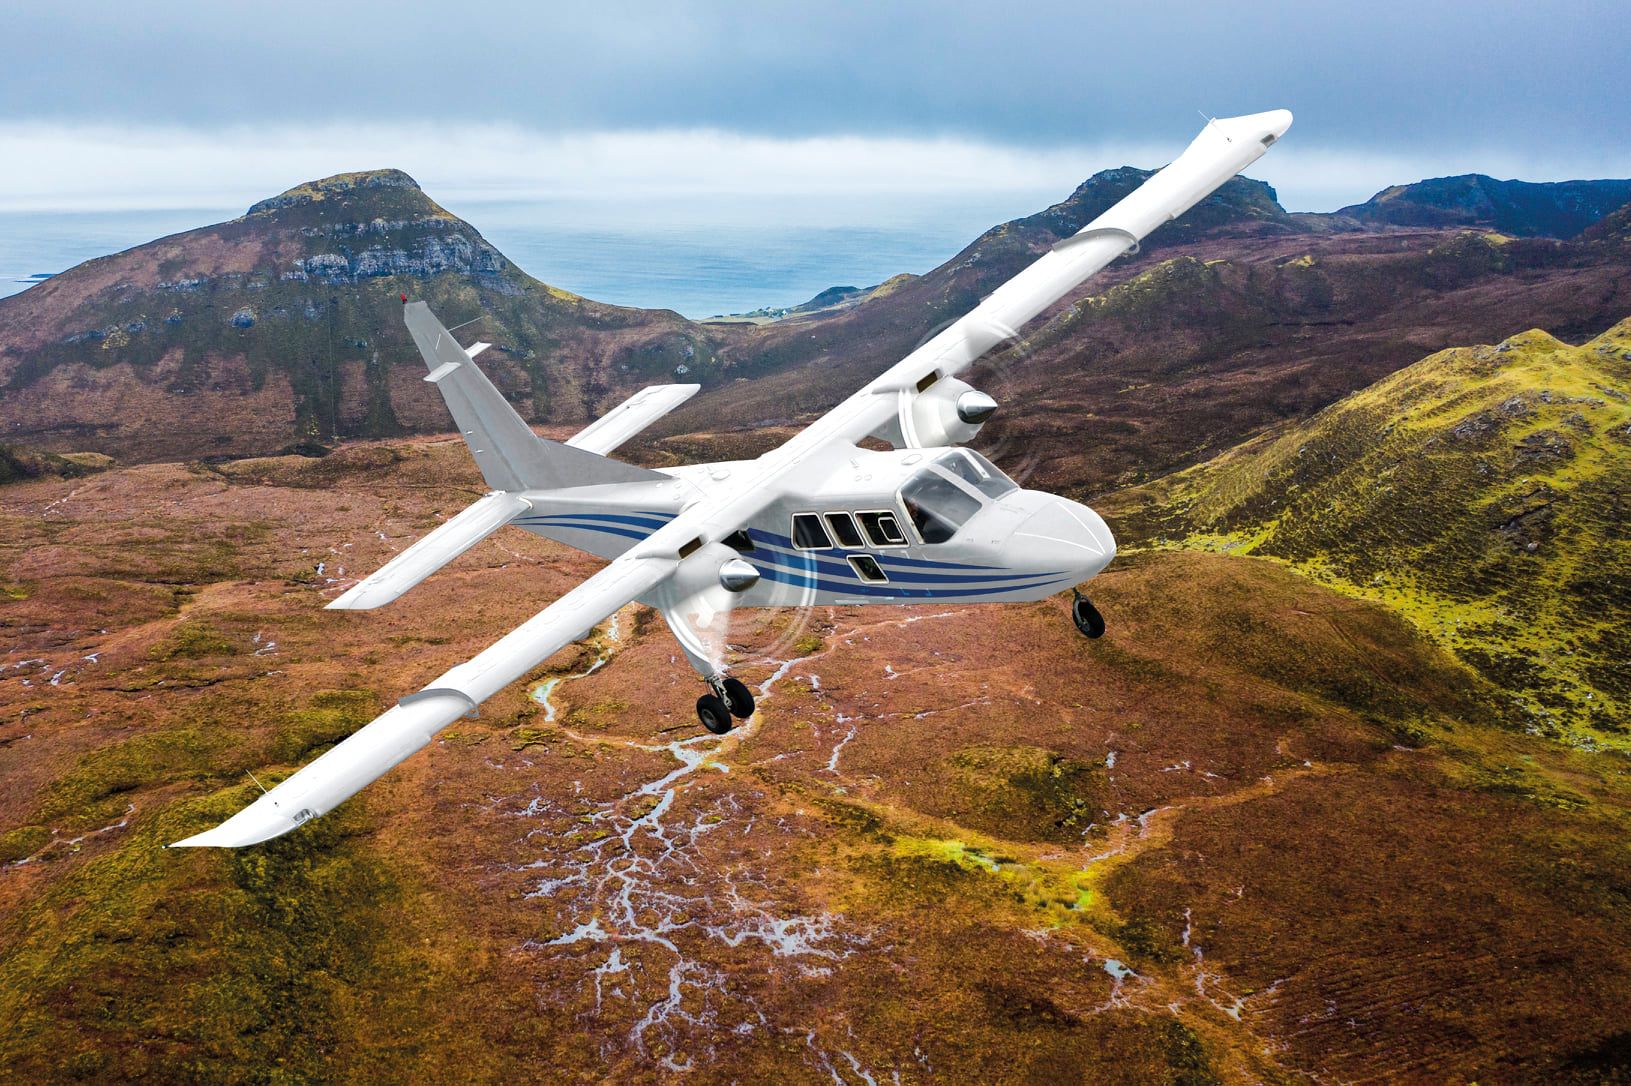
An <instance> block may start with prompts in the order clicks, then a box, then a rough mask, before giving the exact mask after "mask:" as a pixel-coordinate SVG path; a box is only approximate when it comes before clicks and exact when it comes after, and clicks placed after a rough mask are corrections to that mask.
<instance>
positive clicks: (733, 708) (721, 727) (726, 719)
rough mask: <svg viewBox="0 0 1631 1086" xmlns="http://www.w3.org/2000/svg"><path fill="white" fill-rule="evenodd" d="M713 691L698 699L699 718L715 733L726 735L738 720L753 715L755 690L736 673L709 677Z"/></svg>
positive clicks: (703, 724)
mask: <svg viewBox="0 0 1631 1086" xmlns="http://www.w3.org/2000/svg"><path fill="white" fill-rule="evenodd" d="M708 686H709V688H710V690H711V691H712V692H711V693H708V694H704V695H702V697H700V698H698V699H697V719H698V720H700V721H702V726H703V727H704V728H707V729H708V730H709V731H711V732H713V733H714V734H715V735H724V734H725V733H726V732H728V731H730V730H731V729H732V728H734V727H735V726H736V721H738V720H746V719H747V718H748V717H750V716H752V715H753V691H751V690H749V689H748V688H747V684H746V683H744V682H743V681H742V680H741V679H738V678H736V677H735V676H734V675H713V676H710V677H709V679H708Z"/></svg>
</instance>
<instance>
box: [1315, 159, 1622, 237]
mask: <svg viewBox="0 0 1631 1086" xmlns="http://www.w3.org/2000/svg"><path fill="white" fill-rule="evenodd" d="M1627 200H1631V180H1608V181H1547V182H1535V181H1497V180H1496V179H1495V178H1493V177H1487V176H1485V175H1484V174H1481V173H1468V174H1462V175H1460V176H1459V177H1431V178H1428V179H1427V180H1425V181H1417V182H1416V183H1415V184H1413V185H1394V186H1392V187H1390V188H1385V189H1383V190H1382V191H1381V192H1379V193H1377V194H1376V195H1375V196H1372V197H1371V198H1370V199H1369V200H1366V201H1365V202H1364V203H1362V204H1353V205H1351V206H1349V207H1345V208H1343V209H1341V210H1340V211H1338V212H1336V215H1337V216H1338V217H1347V218H1351V219H1354V220H1357V221H1359V222H1362V223H1369V224H1376V225H1382V226H1436V227H1443V226H1479V227H1488V228H1490V229H1493V230H1499V231H1501V232H1502V233H1503V234H1511V235H1513V236H1515V237H1553V238H1572V237H1574V236H1575V235H1577V234H1579V233H1580V232H1581V231H1582V230H1584V229H1586V228H1587V227H1588V226H1590V225H1591V224H1592V223H1594V222H1596V221H1597V220H1598V219H1601V218H1602V217H1603V216H1604V215H1607V214H1608V213H1609V212H1611V211H1613V210H1615V209H1616V208H1619V207H1621V206H1623V205H1624V204H1625V202H1626V201H1627Z"/></svg>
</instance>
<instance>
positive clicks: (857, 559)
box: [849, 554, 889, 584]
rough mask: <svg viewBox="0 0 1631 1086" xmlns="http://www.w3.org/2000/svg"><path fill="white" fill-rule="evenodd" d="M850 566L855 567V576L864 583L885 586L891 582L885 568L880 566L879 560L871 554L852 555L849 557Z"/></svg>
mask: <svg viewBox="0 0 1631 1086" xmlns="http://www.w3.org/2000/svg"><path fill="white" fill-rule="evenodd" d="M849 564H850V565H852V566H854V567H855V575H856V576H857V577H859V578H861V580H863V581H868V582H870V583H872V584H883V583H885V582H887V581H888V580H889V577H888V576H887V575H886V574H885V573H884V571H883V567H882V566H880V565H878V560H877V559H876V558H874V557H872V556H871V555H870V554H852V555H850V556H849Z"/></svg>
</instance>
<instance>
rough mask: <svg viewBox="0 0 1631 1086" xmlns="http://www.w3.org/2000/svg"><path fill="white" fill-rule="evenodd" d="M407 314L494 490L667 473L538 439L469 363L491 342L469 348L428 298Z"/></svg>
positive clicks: (587, 483)
mask: <svg viewBox="0 0 1631 1086" xmlns="http://www.w3.org/2000/svg"><path fill="white" fill-rule="evenodd" d="M403 317H404V319H405V320H406V321H407V324H408V333H409V334H410V335H412V336H413V342H414V345H415V346H417V347H418V348H419V353H420V354H422V355H424V356H425V365H426V366H428V367H429V368H430V375H429V376H427V377H426V378H425V380H427V381H429V382H430V383H431V384H433V385H435V386H436V387H437V389H438V390H440V391H441V393H442V399H444V400H446V401H447V409H448V411H450V412H452V414H453V421H454V422H455V423H457V424H458V427H459V432H460V434H462V435H463V436H464V440H465V444H467V445H469V446H470V452H471V455H472V456H474V457H475V459H476V466H477V467H478V468H480V469H481V474H482V478H484V479H486V480H487V485H488V486H490V487H492V488H493V489H494V490H504V491H511V492H514V491H519V490H562V489H565V488H567V487H575V486H592V485H595V484H597V483H631V482H639V481H642V480H647V479H666V478H667V476H665V475H662V474H661V473H659V472H655V471H650V470H647V469H646V468H640V467H635V466H634V465H633V464H625V463H622V462H621V461H617V460H611V459H608V458H607V457H604V456H600V455H597V454H595V453H592V452H587V451H585V450H583V449H574V448H572V447H570V446H567V445H562V444H561V443H559V442H557V441H549V440H546V439H544V438H541V437H539V436H538V435H537V434H535V433H533V432H532V428H531V427H530V426H528V425H527V424H526V422H525V421H523V420H522V418H521V416H520V415H517V414H516V413H515V408H513V407H511V406H510V404H509V401H507V400H505V399H504V396H503V394H502V393H500V392H499V391H498V389H496V388H494V387H493V383H492V382H491V381H489V380H488V379H487V377H486V375H485V374H483V373H482V372H481V370H479V369H477V368H476V364H475V363H474V362H473V361H471V360H472V359H473V358H474V357H475V356H476V355H477V354H480V353H481V352H482V351H483V350H485V349H486V348H487V344H485V343H481V344H477V345H476V346H474V347H473V348H472V349H471V350H470V351H468V352H467V351H466V350H465V349H464V348H463V347H461V346H459V343H458V341H457V340H455V339H454V338H453V335H452V333H450V332H449V331H448V330H447V329H446V328H444V327H442V322H441V321H439V320H437V319H436V315H435V314H433V313H432V312H431V311H430V306H428V305H426V304H425V303H424V302H409V303H408V304H407V305H405V306H404V307H403Z"/></svg>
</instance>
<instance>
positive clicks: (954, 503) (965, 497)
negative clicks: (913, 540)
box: [900, 468, 980, 543]
mask: <svg viewBox="0 0 1631 1086" xmlns="http://www.w3.org/2000/svg"><path fill="white" fill-rule="evenodd" d="M900 496H901V499H902V500H903V501H904V502H905V503H906V515H907V516H908V517H911V518H912V524H913V525H914V526H915V527H916V528H917V534H918V537H919V538H921V539H922V540H923V542H925V543H944V542H946V541H947V540H949V539H950V538H951V537H952V536H954V535H956V534H957V529H959V528H961V527H962V526H963V525H964V524H965V523H966V522H967V521H968V518H969V517H972V516H973V515H974V514H975V513H978V512H979V511H980V499H979V498H976V497H975V496H974V495H973V494H970V493H969V492H968V491H966V490H964V489H963V488H962V487H960V486H958V485H957V484H956V483H954V482H952V481H951V480H950V479H948V478H946V477H945V476H944V475H941V474H940V473H939V472H938V471H935V470H933V469H932V468H931V469H929V470H927V471H922V472H919V473H918V474H917V475H916V476H915V477H914V478H913V479H912V481H911V482H909V483H907V484H906V485H905V486H903V487H901V491H900Z"/></svg>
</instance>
